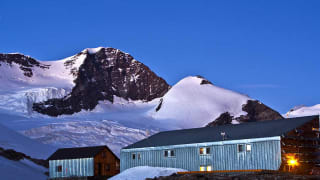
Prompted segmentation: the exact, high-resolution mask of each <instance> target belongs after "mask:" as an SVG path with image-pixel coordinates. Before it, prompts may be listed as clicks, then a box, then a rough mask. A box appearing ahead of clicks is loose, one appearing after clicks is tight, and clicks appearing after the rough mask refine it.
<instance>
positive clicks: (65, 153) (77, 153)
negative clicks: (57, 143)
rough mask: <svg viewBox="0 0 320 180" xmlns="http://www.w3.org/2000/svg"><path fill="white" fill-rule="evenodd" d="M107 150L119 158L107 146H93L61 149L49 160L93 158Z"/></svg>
mask: <svg viewBox="0 0 320 180" xmlns="http://www.w3.org/2000/svg"><path fill="white" fill-rule="evenodd" d="M105 148H107V149H108V150H109V151H110V152H111V153H112V154H113V155H114V156H115V157H116V158H118V157H117V156H116V155H115V154H114V153H113V152H112V151H111V150H110V149H109V148H108V147H107V146H91V147H76V148H61V149H58V150H57V151H56V152H54V153H53V154H52V155H51V156H50V157H49V158H48V160H62V159H78V158H92V157H94V156H96V155H97V154H98V153H99V152H101V151H102V150H103V149H105ZM118 159H119V158H118Z"/></svg>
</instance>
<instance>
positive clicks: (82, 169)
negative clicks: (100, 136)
mask: <svg viewBox="0 0 320 180" xmlns="http://www.w3.org/2000/svg"><path fill="white" fill-rule="evenodd" d="M60 165H61V166H62V172H57V169H56V168H57V166H60ZM93 169H94V160H93V158H81V159H66V160H50V161H49V176H50V178H59V177H71V176H77V177H80V176H93V175H94V174H93Z"/></svg>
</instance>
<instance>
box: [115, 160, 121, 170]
mask: <svg viewBox="0 0 320 180" xmlns="http://www.w3.org/2000/svg"><path fill="white" fill-rule="evenodd" d="M116 170H120V163H119V162H118V161H117V162H116Z"/></svg>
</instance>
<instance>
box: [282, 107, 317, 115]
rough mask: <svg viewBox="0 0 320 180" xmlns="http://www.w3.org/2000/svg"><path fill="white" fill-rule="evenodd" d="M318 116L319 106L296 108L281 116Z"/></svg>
mask: <svg viewBox="0 0 320 180" xmlns="http://www.w3.org/2000/svg"><path fill="white" fill-rule="evenodd" d="M312 115H320V104H316V105H314V106H303V105H300V106H296V107H294V108H292V109H290V110H289V111H288V112H287V113H286V114H284V115H283V117H285V118H291V117H299V116H312Z"/></svg>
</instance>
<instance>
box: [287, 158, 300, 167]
mask: <svg viewBox="0 0 320 180" xmlns="http://www.w3.org/2000/svg"><path fill="white" fill-rule="evenodd" d="M288 164H289V165H290V166H298V161H297V160H296V159H289V160H288Z"/></svg>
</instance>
